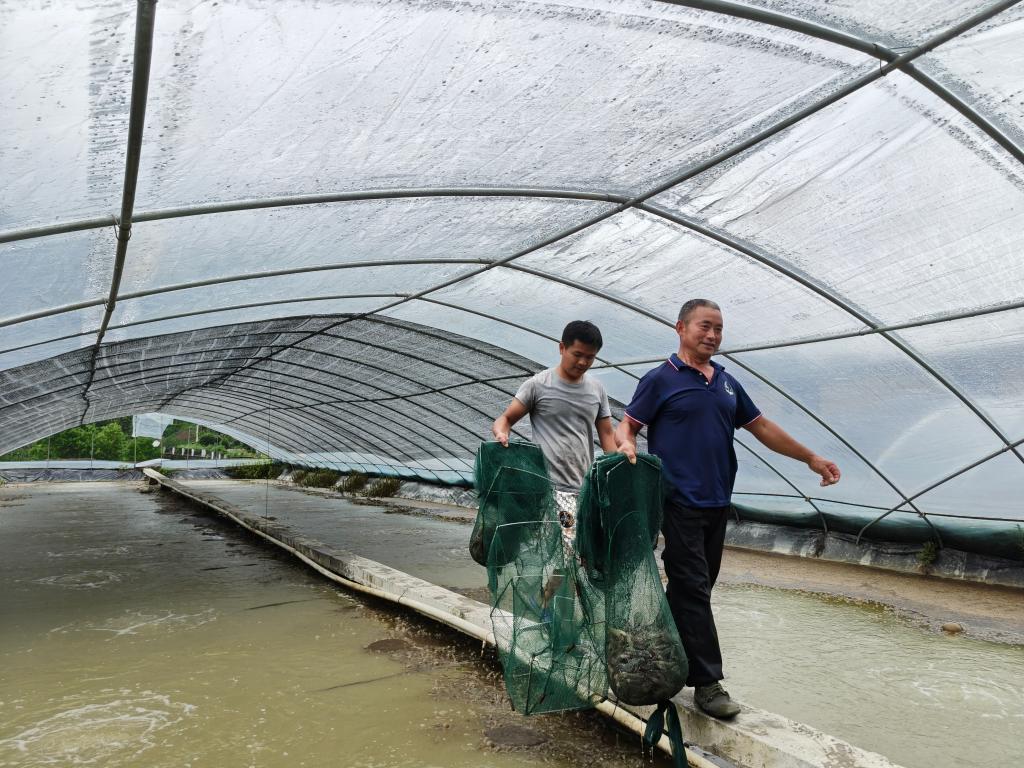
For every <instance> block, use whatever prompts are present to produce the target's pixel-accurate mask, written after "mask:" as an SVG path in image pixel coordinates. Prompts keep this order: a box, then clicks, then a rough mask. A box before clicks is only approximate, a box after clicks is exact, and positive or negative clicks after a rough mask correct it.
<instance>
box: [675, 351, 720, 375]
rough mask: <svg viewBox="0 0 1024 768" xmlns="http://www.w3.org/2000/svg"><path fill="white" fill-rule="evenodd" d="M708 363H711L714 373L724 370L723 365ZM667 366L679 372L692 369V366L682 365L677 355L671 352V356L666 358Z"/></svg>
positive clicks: (712, 361) (710, 361)
mask: <svg viewBox="0 0 1024 768" xmlns="http://www.w3.org/2000/svg"><path fill="white" fill-rule="evenodd" d="M708 362H709V363H711V367H712V368H714V369H715V370H716V371H724V370H725V366H724V365H720V364H719V363H716V362H715V361H714V360H709V361H708ZM668 364H669V365H671V366H672V367H673V368H675V369H676V370H677V371H681V370H683V368H691V367H692V366H690V365H687V364H686V363H684V362H683V361H682V359H681V358H680V357H679V355H678V354H676V353H675V352H673V353H672V354H671V355H669V356H668Z"/></svg>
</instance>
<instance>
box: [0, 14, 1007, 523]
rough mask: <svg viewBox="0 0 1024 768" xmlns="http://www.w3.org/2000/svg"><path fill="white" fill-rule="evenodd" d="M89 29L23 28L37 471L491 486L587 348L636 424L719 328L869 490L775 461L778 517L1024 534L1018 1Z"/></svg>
mask: <svg viewBox="0 0 1024 768" xmlns="http://www.w3.org/2000/svg"><path fill="white" fill-rule="evenodd" d="M52 5H56V6H58V8H56V9H54V8H51V7H49V6H45V5H39V6H37V7H33V6H26V5H25V4H21V3H19V4H14V3H10V4H3V3H0V17H2V20H3V21H4V22H5V27H6V28H7V29H8V30H10V31H9V32H8V34H9V35H10V39H11V40H12V41H13V40H15V39H19V40H26V41H28V40H31V41H32V42H31V43H28V42H23V43H18V44H15V43H12V44H11V45H10V46H8V47H7V48H5V52H4V53H0V63H2V64H3V65H4V66H5V71H13V72H15V74H14V75H13V76H12V77H11V78H8V80H7V82H6V83H5V85H4V86H3V87H2V91H3V92H5V96H4V98H5V106H6V107H8V108H9V113H10V115H11V117H10V126H9V127H10V130H9V131H7V132H6V134H5V135H6V137H5V138H0V168H3V169H4V170H5V171H6V173H5V176H6V177H8V178H10V179H12V180H13V181H12V183H11V184H10V185H8V186H7V187H6V188H5V191H4V192H3V198H2V199H3V205H2V206H0V228H2V229H0V259H2V261H0V263H3V265H4V266H5V267H6V270H5V271H6V273H7V274H8V279H7V280H6V282H5V285H4V287H3V289H2V290H3V297H4V302H3V307H4V310H3V311H2V316H0V453H3V452H6V451H9V450H11V449H14V448H17V447H19V446H22V445H25V444H28V443H30V442H32V441H34V440H37V439H40V438H42V437H45V436H47V435H49V434H52V433H54V432H57V431H60V430H62V429H65V428H68V427H70V426H74V425H77V424H83V423H88V422H92V421H96V420H100V419H106V418H113V417H116V416H121V415H127V414H132V413H139V412H146V411H161V412H166V413H169V414H175V415H178V416H181V417H184V418H188V419H192V420H196V421H199V422H202V423H205V424H209V425H211V426H215V427H217V428H218V429H222V430H224V431H226V432H227V433H229V434H233V435H235V436H237V437H239V438H240V439H243V440H245V441H247V442H250V443H251V444H253V445H257V446H260V447H261V448H264V449H267V450H269V452H270V453H271V454H272V455H275V456H279V457H281V458H282V459H284V460H287V461H292V462H296V463H303V464H308V465H311V466H327V467H334V468H339V469H351V468H359V469H364V470H368V471H372V472H381V473H391V474H399V475H402V476H408V477H423V478H426V479H429V480H435V481H442V482H463V481H466V480H467V479H469V478H470V474H471V468H472V457H473V453H474V451H475V447H476V444H477V443H478V441H479V440H481V439H486V437H487V436H488V434H489V424H490V420H491V419H492V418H493V416H494V415H495V414H497V413H498V412H500V410H501V409H502V408H503V407H504V405H505V404H506V403H507V401H508V399H509V397H510V396H511V394H512V393H513V392H514V391H515V388H516V386H517V384H518V383H519V382H520V381H521V380H522V379H523V378H525V377H526V376H528V375H530V374H531V373H532V372H534V371H536V370H538V369H539V368H540V367H542V366H543V365H545V364H549V363H550V360H551V359H552V357H553V351H554V350H553V347H554V342H555V341H556V339H557V337H558V335H559V333H560V329H561V326H562V324H564V322H565V320H566V319H571V318H572V317H577V316H580V317H590V318H591V319H594V320H595V321H597V322H598V323H599V325H601V326H602V328H603V329H604V331H605V335H606V341H607V343H606V346H605V348H604V350H603V351H602V357H601V359H600V360H599V362H598V364H597V365H596V366H595V369H594V374H593V375H597V376H600V377H601V378H602V379H603V380H604V381H605V383H606V385H607V386H608V389H609V391H610V393H611V394H612V396H613V397H614V398H615V399H616V401H617V403H616V409H618V408H621V403H622V402H623V401H626V400H628V398H629V396H630V394H631V392H632V388H633V386H634V385H635V383H636V381H637V379H638V378H639V376H640V375H642V373H643V371H644V370H646V368H648V367H650V366H652V365H654V364H657V363H658V362H659V361H660V360H661V359H663V357H664V355H665V354H666V353H667V352H668V351H670V350H671V349H673V348H674V345H675V340H674V334H673V331H672V326H673V324H674V319H675V311H676V309H677V307H678V305H679V303H681V302H682V301H683V300H684V299H686V298H689V297H692V296H693V295H709V297H710V298H715V299H717V300H719V301H721V302H722V303H723V305H724V308H725V317H726V323H727V344H728V349H724V350H723V352H722V354H721V356H722V358H723V359H724V361H725V362H726V363H727V364H728V365H729V366H730V367H732V368H733V369H734V370H736V371H737V372H738V374H739V376H740V377H741V378H742V379H743V381H744V383H745V384H746V385H747V386H748V388H749V389H750V391H751V393H752V395H753V396H754V399H755V401H756V402H758V403H759V404H760V405H761V406H762V409H763V410H765V411H766V412H767V413H768V414H769V415H771V416H773V417H776V418H777V419H778V420H779V421H780V422H782V423H783V424H784V425H785V426H786V427H787V429H790V431H793V432H794V433H795V434H796V435H797V436H798V437H799V438H800V439H801V440H805V441H807V442H809V443H811V444H812V445H814V446H815V447H816V448H817V449H818V450H819V451H821V452H823V453H826V452H827V453H829V454H830V455H832V456H833V457H834V458H836V459H837V461H839V463H840V464H841V466H842V467H843V469H844V481H843V483H841V484H840V485H839V486H837V487H835V488H833V489H829V490H828V491H827V492H826V491H821V492H819V491H816V490H814V485H813V484H812V483H813V481H814V478H813V476H810V475H809V473H807V472H806V470H805V469H804V468H802V467H800V466H798V465H796V464H795V463H794V462H791V461H789V460H786V459H781V458H778V457H772V456H769V455H766V453H765V451H764V450H763V449H762V448H761V447H760V446H759V445H757V444H754V443H752V442H751V441H749V440H745V439H743V438H742V436H740V442H741V446H742V456H741V466H742V469H741V473H740V480H739V486H738V496H739V497H740V498H743V499H747V500H749V502H750V505H751V506H754V507H762V508H765V509H770V510H774V511H775V512H776V513H779V514H783V515H786V514H790V515H794V516H800V515H804V514H810V515H812V516H813V517H814V518H815V519H816V520H817V521H818V523H819V524H820V525H821V526H822V527H824V528H825V529H826V530H827V529H828V528H829V527H830V521H832V524H833V525H834V522H835V520H837V519H843V520H846V521H847V522H846V526H847V527H849V526H851V525H852V526H853V530H856V531H857V534H858V536H859V535H863V534H865V533H867V532H868V531H869V530H870V529H871V528H872V526H876V525H879V524H881V523H882V521H885V520H887V519H889V518H891V516H893V515H897V516H901V515H902V516H904V517H906V516H908V515H909V516H912V517H913V518H915V519H917V520H918V521H923V522H924V523H925V524H927V526H928V527H929V528H930V529H931V531H932V533H931V534H930V535H934V536H936V537H940V533H939V529H938V528H936V526H935V525H933V521H932V520H930V519H929V518H935V519H936V520H939V519H944V518H950V517H953V518H963V519H965V520H972V521H976V522H978V524H982V523H985V522H987V521H992V522H1000V521H1001V522H1003V523H1005V522H1011V523H1015V522H1017V521H1024V509H1022V507H1021V503H1020V498H1021V496H1022V494H1021V491H1024V466H1022V465H1024V448H1022V445H1024V370H1021V362H1020V361H1021V360H1024V299H1022V298H1021V297H1022V296H1024V267H1022V266H1021V263H1020V258H1019V257H1020V254H1021V252H1022V251H1024V172H1022V166H1024V149H1022V146H1024V143H1022V138H1024V101H1022V99H1021V97H1020V92H1019V90H1020V89H1019V87H1017V88H1016V90H1014V86H1015V85H1016V86H1019V83H1020V74H1021V72H1022V71H1024V54H1021V53H1020V51H1024V10H1022V4H1021V3H1020V2H1019V0H1003V1H1002V2H995V3H992V2H988V3H986V2H973V1H972V0H964V2H962V3H958V4H952V5H953V7H951V9H949V10H948V11H946V12H945V16H944V17H941V18H930V17H927V15H926V13H927V12H926V11H922V10H921V9H919V8H904V7H903V5H899V4H894V5H893V6H892V7H886V4H885V3H880V4H877V5H871V6H866V5H863V4H861V5H858V4H849V5H848V6H847V5H842V4H831V5H830V6H829V7H828V9H827V10H822V9H820V8H817V7H816V6H814V5H812V4H806V3H800V2H797V3H792V2H783V0H757V2H756V4H755V2H754V0H751V3H750V4H743V3H737V2H724V1H716V0H707V1H704V2H632V1H624V2H613V1H612V0H595V2H580V3H573V2H571V1H567V2H564V3H554V4H543V3H533V2H525V1H524V2H512V3H507V4H501V5H500V6H499V5H488V4H486V3H478V2H472V1H471V0H466V1H465V2H454V3H441V2H438V3H431V2H426V3H423V2H419V3H403V2H394V3H389V4H379V5H367V4H362V3H358V2H352V3H338V4H332V5H331V6H329V7H327V8H317V9H309V8H306V7H305V5H304V4H301V3H298V4H294V5H293V4H289V3H280V4H276V5H275V7H274V8H273V9H270V8H265V7H262V6H259V4H258V3H255V2H250V1H249V0H234V1H233V2H227V3H223V2H222V3H220V4H218V5H217V6H201V7H193V6H186V5H184V4H177V3H174V2H171V1H170V0H164V1H163V2H161V3H159V11H158V4H157V3H156V2H151V1H142V2H138V4H137V9H136V12H135V13H134V14H129V13H127V12H126V11H125V8H123V7H122V6H121V5H119V4H118V3H104V2H96V3H91V4H89V3H87V4H85V5H84V6H83V5H82V4H77V5H74V6H72V5H71V4H68V5H67V6H66V7H60V6H62V4H61V3H56V4H52ZM577 6H579V7H577ZM833 6H834V7H833ZM58 13H65V14H66V15H67V16H66V18H67V20H66V22H65V23H64V26H63V27H62V25H61V24H59V23H57V19H58V18H61V19H63V18H65V17H59V16H55V15H54V14H58ZM940 15H941V14H940ZM268 16H272V17H273V18H274V20H275V22H276V29H277V32H275V33H270V32H267V31H265V30H263V29H262V28H261V27H260V26H259V25H258V24H257V22H259V21H260V19H261V18H264V17H268ZM48 22H54V23H53V24H52V25H51V29H56V30H58V31H56V32H53V33H52V34H51V35H50V36H49V37H47V36H45V35H44V36H43V37H42V38H41V39H36V40H33V37H32V32H33V31H38V30H41V29H42V28H44V27H45V26H46V24H47V23H48ZM254 25H255V26H254ZM312 30H319V31H321V34H320V35H319V37H317V38H316V39H315V40H314V39H312V38H311V37H310V36H309V35H308V33H310V32H311V31H312ZM129 32H131V37H132V39H133V42H132V44H131V48H132V50H131V52H130V53H129V51H128V40H129V37H128V34H129ZM520 32H521V33H522V35H524V37H518V35H519V34H520ZM207 33H210V34H209V35H207ZM512 38H515V39H512ZM210 39H216V40H217V41H218V43H217V44H216V45H214V44H213V43H211V42H210ZM517 45H518V46H519V48H517V47H516V46H517ZM236 48H237V49H238V53H237V55H238V56H239V57H241V58H242V59H245V57H246V56H249V57H250V58H249V61H251V63H252V71H251V72H249V71H247V70H246V69H245V68H243V69H242V70H241V71H240V72H239V71H234V70H232V68H231V67H230V66H229V65H228V64H222V63H221V62H220V60H219V59H220V56H221V55H224V56H231V55H235V53H234V52H235V49H236ZM522 48H526V50H521V49H522ZM34 49H41V50H42V51H43V53H44V54H50V58H47V59H46V60H45V61H44V60H43V59H41V58H39V57H38V56H34ZM51 59H52V60H51ZM262 59H265V60H266V62H265V63H264V62H263V61H262ZM588 67H591V68H593V67H600V68H603V69H602V71H601V72H595V73H594V74H589V73H588V70H587V68H588ZM247 77H248V78H250V79H248V80H247V79H246V78H247ZM129 80H130V82H129ZM264 81H266V83H264ZM249 90H251V91H252V92H253V93H251V94H250V93H249V92H248V91H249ZM453 90H454V91H455V92H454V93H453V92H452V91H453ZM545 98H547V101H545ZM281 101H283V102H285V103H283V104H280V103H279V102H281ZM68 110H70V111H71V112H72V113H73V114H72V116H71V117H65V116H64V112H65V111H68ZM292 111H294V112H295V115H294V116H293V115H292ZM300 113H301V114H300ZM75 115H79V116H80V119H78V120H77V121H76V117H75ZM33 117H34V118H35V119H34V120H33V119H32V118H33ZM531 121H532V122H531ZM336 133H340V134H342V137H341V139H337V138H336V136H335V134H336ZM68 137H69V138H68ZM279 137H285V138H280V139H279ZM65 139H66V141H65ZM26 147H27V149H26ZM51 148H52V152H53V153H54V156H52V157H51V156H50V155H49V154H48V152H50V151H51ZM110 153H114V154H113V155H112V154H110ZM246 153H248V154H250V155H252V162H251V163H249V162H246V160H247V155H246ZM117 154H121V155H123V156H124V157H125V158H126V159H125V171H124V175H123V179H122V180H121V181H120V182H117V181H116V179H113V178H112V177H111V176H110V174H109V172H105V171H104V170H103V168H104V163H107V164H109V161H110V159H111V157H114V156H116V155H117ZM62 158H63V160H64V162H63V163H62V162H61V160H62ZM420 166H424V167H426V166H430V168H431V170H430V171H429V172H425V171H422V170H420ZM407 169H411V170H407ZM322 177H329V178H330V179H335V180H337V181H336V182H332V181H330V180H328V181H324V179H323V178H322ZM410 177H412V178H414V179H415V180H416V183H415V184H413V185H409V184H408V183H406V182H407V181H408V179H409V178H410ZM396 180H397V182H398V183H395V181H396ZM238 189H241V190H245V191H249V190H254V191H255V192H256V194H251V195H246V194H243V195H242V196H239V195H238V193H237V192H236V190H238ZM140 191H141V196H140V194H139V193H140ZM137 197H139V198H140V199H141V200H143V202H144V206H143V207H142V209H141V210H136V199H137ZM114 199H117V200H119V201H120V203H119V212H118V213H117V214H112V213H108V212H107V210H108V209H109V206H106V205H104V202H103V201H107V202H113V200H114ZM182 200H184V202H181V201H182ZM111 231H112V232H113V243H110V242H109V239H108V237H109V235H108V233H109V232H111ZM133 233H134V234H135V235H136V239H135V240H133V239H132V235H133ZM140 240H141V242H140ZM734 318H736V319H737V322H736V323H735V324H734V323H733V319H734ZM618 413H619V411H618V410H616V414H617V415H618ZM522 434H523V435H525V436H528V435H529V428H528V426H523V431H522ZM908 519H909V518H908ZM940 527H941V526H940Z"/></svg>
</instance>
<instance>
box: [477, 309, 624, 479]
mask: <svg viewBox="0 0 1024 768" xmlns="http://www.w3.org/2000/svg"><path fill="white" fill-rule="evenodd" d="M601 344H602V339H601V332H600V331H599V330H598V329H597V326H596V325H594V324H593V323H591V322H588V321H586V320H574V321H572V322H571V323H569V324H568V325H567V326H565V330H564V331H562V341H561V342H560V343H559V345H558V351H559V356H560V359H559V362H558V365H557V366H555V367H554V368H549V369H548V370H546V371H541V372H540V373H538V374H536V375H535V376H533V377H531V378H529V379H527V380H526V381H524V382H523V384H522V386H521V387H519V391H517V392H516V395H515V399H514V400H513V401H512V403H511V404H510V405H509V407H508V408H506V409H505V412H504V413H503V414H501V416H499V417H498V418H497V419H496V420H495V422H494V426H493V427H492V431H493V432H494V438H495V439H496V440H497V441H498V442H500V443H501V444H502V445H508V434H509V430H510V429H511V428H512V425H514V424H515V423H516V422H517V421H519V420H520V419H521V418H523V416H526V415H527V414H529V416H530V426H532V427H533V439H534V442H536V443H537V444H538V445H539V446H540V448H541V450H542V451H543V452H544V458H545V459H546V460H547V463H548V471H549V472H550V474H551V480H552V482H553V483H554V485H555V489H556V490H558V491H566V492H569V493H579V490H580V486H581V485H582V484H583V478H584V477H585V476H586V474H587V470H589V469H590V465H591V463H593V461H594V436H595V434H596V435H597V438H598V440H599V442H600V443H601V449H602V450H604V451H605V452H606V453H612V452H614V451H616V450H618V448H617V446H616V443H615V435H614V430H613V429H612V418H611V416H612V413H611V409H610V408H609V407H608V395H607V393H606V392H605V390H604V386H603V385H602V384H601V382H600V381H598V380H597V379H594V378H591V377H588V376H587V375H586V373H587V371H588V370H589V369H590V366H591V365H593V363H594V358H595V357H597V353H598V352H599V351H600V349H601Z"/></svg>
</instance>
